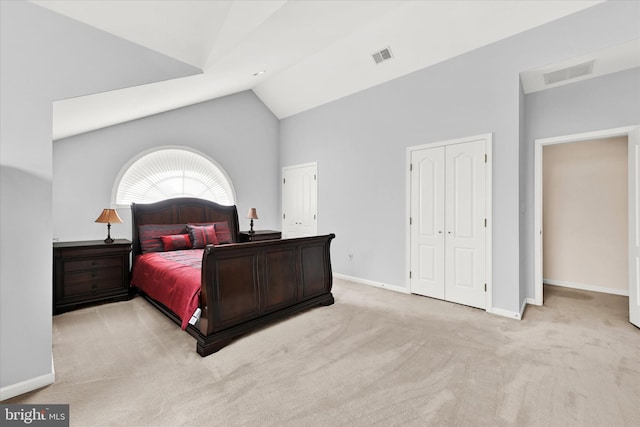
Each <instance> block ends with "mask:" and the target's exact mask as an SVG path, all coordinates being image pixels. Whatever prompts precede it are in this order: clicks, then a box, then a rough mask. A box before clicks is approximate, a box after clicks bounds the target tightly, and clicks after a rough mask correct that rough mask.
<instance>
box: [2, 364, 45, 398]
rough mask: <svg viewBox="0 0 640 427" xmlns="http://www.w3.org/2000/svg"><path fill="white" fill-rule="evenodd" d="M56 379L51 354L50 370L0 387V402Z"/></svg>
mask: <svg viewBox="0 0 640 427" xmlns="http://www.w3.org/2000/svg"><path fill="white" fill-rule="evenodd" d="M55 381H56V370H55V368H54V366H53V354H52V355H51V372H49V373H46V374H44V375H40V376H39V377H35V378H31V379H28V380H26V381H22V382H19V383H17V384H11V385H8V386H5V387H2V388H0V402H3V401H5V400H7V399H11V398H12V397H16V396H20V395H21V394H25V393H28V392H30V391H33V390H37V389H39V388H42V387H46V386H48V385H51V384H53V383H54V382H55Z"/></svg>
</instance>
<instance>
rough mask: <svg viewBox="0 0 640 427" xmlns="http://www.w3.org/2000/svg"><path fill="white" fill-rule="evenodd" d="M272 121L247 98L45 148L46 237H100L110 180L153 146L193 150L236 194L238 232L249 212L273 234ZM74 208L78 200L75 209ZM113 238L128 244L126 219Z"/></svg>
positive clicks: (275, 162)
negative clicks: (49, 223)
mask: <svg viewBox="0 0 640 427" xmlns="http://www.w3.org/2000/svg"><path fill="white" fill-rule="evenodd" d="M277 141H278V120H277V118H276V117H275V116H274V115H273V114H272V113H271V112H270V111H269V110H268V109H267V108H266V107H265V106H264V104H263V103H262V102H261V101H260V100H259V99H258V98H257V97H256V96H255V95H254V94H253V92H251V91H246V92H242V93H239V94H236V95H231V96H227V97H224V98H220V99H217V100H213V101H208V102H204V103H201V104H196V105H192V106H189V107H184V108H180V109H177V110H173V111H169V112H166V113H162V114H158V115H155V116H151V117H147V118H143V119H139V120H135V121H131V122H128V123H124V124H121V125H117V126H112V127H109V128H105V129H101V130H97V131H94V132H89V133H86V134H83V135H78V136H74V137H70V138H65V139H61V140H57V141H55V142H54V143H53V235H54V237H56V238H59V239H60V241H73V240H94V239H104V238H105V237H106V227H105V225H104V224H96V223H95V222H94V220H95V219H96V218H97V217H98V215H99V214H100V212H102V209H103V208H107V207H111V194H112V190H113V187H114V184H115V180H116V177H117V176H118V173H119V172H120V170H121V168H122V167H123V166H125V164H126V163H127V162H128V161H129V160H131V159H132V158H134V157H136V156H137V155H138V154H139V153H141V152H144V151H147V150H149V149H153V148H154V147H159V146H185V147H188V148H191V149H195V150H197V151H199V152H201V153H203V154H205V155H207V156H209V157H211V158H212V159H214V160H215V161H216V162H217V163H218V165H220V166H221V167H222V168H223V169H224V170H225V171H226V172H227V174H228V175H229V177H230V179H231V181H232V183H233V186H234V188H235V190H236V196H237V200H236V205H237V206H238V211H239V215H240V224H241V228H246V229H248V228H249V225H248V220H243V218H244V215H245V213H246V212H247V211H248V210H249V208H250V207H255V208H257V210H258V215H259V217H260V219H259V220H257V221H256V225H257V227H258V228H262V229H273V228H274V227H275V228H276V229H279V226H280V221H279V215H280V214H279V213H280V205H279V204H278V192H279V179H278V176H279V175H278V142H277ZM79 201H82V202H81V203H79ZM118 212H119V213H120V216H121V217H122V219H123V221H124V223H123V224H113V225H112V228H111V235H112V237H114V238H130V237H131V216H130V215H131V212H130V210H129V209H119V210H118Z"/></svg>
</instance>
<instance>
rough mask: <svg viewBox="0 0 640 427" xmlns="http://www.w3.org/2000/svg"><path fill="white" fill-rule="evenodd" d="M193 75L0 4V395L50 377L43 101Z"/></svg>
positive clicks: (46, 107)
mask: <svg viewBox="0 0 640 427" xmlns="http://www.w3.org/2000/svg"><path fill="white" fill-rule="evenodd" d="M197 72H199V71H198V70H196V69H195V68H193V67H190V66H187V65H185V64H182V63H179V62H176V61H175V60H172V59H169V58H167V57H165V56H162V55H159V54H156V53H153V52H150V51H148V50H146V49H143V48H141V47H139V46H136V45H132V44H131V43H128V42H125V41H123V40H121V39H119V38H116V37H113V36H110V35H107V34H106V33H103V32H101V31H98V30H95V29H92V28H91V27H88V26H86V25H83V24H80V23H78V22H76V21H73V20H70V19H68V18H65V17H62V16H60V15H58V14H55V13H53V12H50V11H48V10H45V9H43V8H41V7H39V6H36V5H33V4H30V3H26V2H18V1H16V2H14V1H1V2H0V93H1V94H2V95H1V96H0V236H1V238H0V344H1V345H0V389H2V390H3V394H4V391H5V390H9V389H10V387H11V386H13V387H20V384H22V383H24V382H29V381H37V379H38V378H43V377H45V378H46V377H47V376H50V374H51V271H52V253H51V238H52V202H51V200H52V174H53V170H52V142H51V125H52V102H53V101H54V100H58V99H63V98H69V97H74V96H78V95H82V94H87V93H95V92H100V91H105V90H112V89H118V88H122V87H126V86H132V85H139V84H144V83H150V82H153V81H158V80H164V79H169V78H177V77H183V76H186V75H189V74H194V73H197ZM68 209H70V210H72V209H73V207H68Z"/></svg>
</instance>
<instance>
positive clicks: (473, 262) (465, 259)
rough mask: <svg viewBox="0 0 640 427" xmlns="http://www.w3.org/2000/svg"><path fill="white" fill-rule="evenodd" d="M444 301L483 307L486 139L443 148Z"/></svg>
mask: <svg viewBox="0 0 640 427" xmlns="http://www.w3.org/2000/svg"><path fill="white" fill-rule="evenodd" d="M446 212H447V216H446V226H445V229H446V243H445V247H446V252H445V275H446V280H445V295H446V299H447V301H452V302H457V303H460V304H465V305H470V306H472V307H478V308H485V305H486V304H485V295H486V294H485V238H486V223H485V218H486V216H485V141H475V142H468V143H465V144H455V145H451V146H448V147H447V152H446Z"/></svg>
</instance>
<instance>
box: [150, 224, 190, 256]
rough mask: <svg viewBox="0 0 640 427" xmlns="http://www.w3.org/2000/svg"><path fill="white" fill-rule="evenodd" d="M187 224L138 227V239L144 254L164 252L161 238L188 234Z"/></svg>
mask: <svg viewBox="0 0 640 427" xmlns="http://www.w3.org/2000/svg"><path fill="white" fill-rule="evenodd" d="M186 232H187V229H186V228H185V224H145V225H141V226H139V227H138V239H139V240H140V249H142V253H147V252H162V251H163V250H164V246H163V244H162V240H161V239H160V237H161V236H168V235H171V234H182V233H186Z"/></svg>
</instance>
